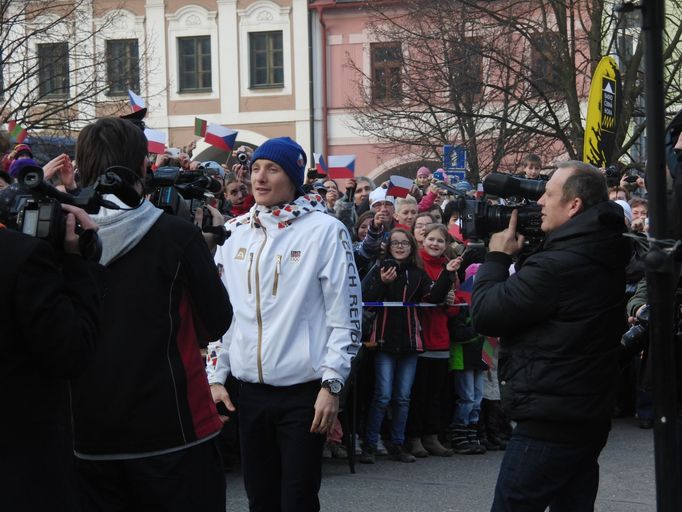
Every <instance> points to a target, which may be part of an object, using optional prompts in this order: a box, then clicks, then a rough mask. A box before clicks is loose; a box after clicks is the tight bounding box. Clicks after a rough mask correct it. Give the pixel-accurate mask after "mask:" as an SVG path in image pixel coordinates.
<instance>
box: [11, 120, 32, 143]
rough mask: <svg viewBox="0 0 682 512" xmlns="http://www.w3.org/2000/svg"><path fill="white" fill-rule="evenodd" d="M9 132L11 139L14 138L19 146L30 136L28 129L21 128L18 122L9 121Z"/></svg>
mask: <svg viewBox="0 0 682 512" xmlns="http://www.w3.org/2000/svg"><path fill="white" fill-rule="evenodd" d="M7 131H8V132H9V134H10V137H12V138H13V139H14V140H15V141H16V143H17V144H21V143H22V142H24V140H26V136H27V135H28V132H27V131H26V128H24V127H23V126H21V125H20V124H19V123H17V122H16V121H9V122H8V123H7Z"/></svg>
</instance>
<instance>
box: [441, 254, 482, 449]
mask: <svg viewBox="0 0 682 512" xmlns="http://www.w3.org/2000/svg"><path fill="white" fill-rule="evenodd" d="M478 267H480V264H479V263H472V264H471V265H469V266H468V267H467V268H466V270H465V274H464V275H465V280H464V282H463V283H462V285H461V286H460V287H459V288H458V290H457V294H456V296H457V299H458V300H457V302H460V303H461V302H465V303H467V304H469V303H470V302H471V291H472V290H473V284H474V276H475V274H476V271H477V270H478ZM452 320H453V321H451V322H450V339H451V340H452V342H453V343H452V346H451V349H450V368H451V369H452V370H454V373H455V393H456V394H457V404H456V406H455V412H454V414H453V418H452V423H451V425H450V432H451V441H452V448H453V450H454V451H455V453H460V454H465V455H470V454H481V453H485V451H486V449H485V446H484V445H483V443H481V436H482V434H481V433H480V432H479V426H478V423H479V419H480V413H481V400H482V399H483V379H484V372H485V370H487V369H488V365H487V364H486V363H485V362H484V361H483V348H484V343H485V341H486V340H485V337H484V336H481V335H479V334H478V333H476V331H475V330H474V328H473V326H472V325H471V315H470V312H469V308H468V307H462V308H461V309H460V312H459V314H458V315H457V316H455V317H453V318H452Z"/></svg>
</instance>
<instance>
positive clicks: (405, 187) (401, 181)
mask: <svg viewBox="0 0 682 512" xmlns="http://www.w3.org/2000/svg"><path fill="white" fill-rule="evenodd" d="M412 185H413V182H412V180H411V179H410V178H406V177H405V176H391V178H390V180H389V183H388V190H387V191H386V195H387V196H393V197H407V195H408V194H409V193H410V190H411V189H412Z"/></svg>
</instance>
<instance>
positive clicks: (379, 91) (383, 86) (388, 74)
mask: <svg viewBox="0 0 682 512" xmlns="http://www.w3.org/2000/svg"><path fill="white" fill-rule="evenodd" d="M370 53H371V56H372V100H373V101H385V100H395V99H400V98H401V97H402V87H401V77H400V73H401V71H400V69H401V67H402V60H403V59H402V49H401V47H400V43H372V44H371V46H370Z"/></svg>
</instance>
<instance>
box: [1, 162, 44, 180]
mask: <svg viewBox="0 0 682 512" xmlns="http://www.w3.org/2000/svg"><path fill="white" fill-rule="evenodd" d="M29 170H38V171H40V172H42V171H43V168H42V167H40V166H39V165H38V164H37V163H35V161H34V160H33V159H32V158H20V159H19V160H15V161H14V162H12V165H10V166H9V175H10V176H12V178H16V177H17V176H19V175H20V174H21V173H23V172H26V171H29Z"/></svg>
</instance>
